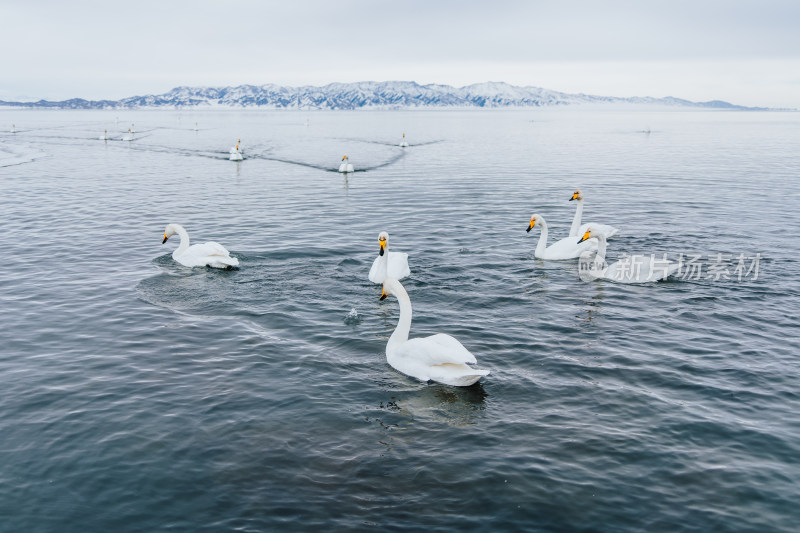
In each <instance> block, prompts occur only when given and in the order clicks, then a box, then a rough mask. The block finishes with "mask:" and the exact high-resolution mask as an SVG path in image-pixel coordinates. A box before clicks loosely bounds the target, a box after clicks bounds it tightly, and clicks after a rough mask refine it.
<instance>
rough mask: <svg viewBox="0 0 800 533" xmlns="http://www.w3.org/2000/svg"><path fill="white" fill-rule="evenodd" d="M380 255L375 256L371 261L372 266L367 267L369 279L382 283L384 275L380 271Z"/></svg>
mask: <svg viewBox="0 0 800 533" xmlns="http://www.w3.org/2000/svg"><path fill="white" fill-rule="evenodd" d="M380 265H381V256H378V257H376V258H375V261H373V262H372V268H370V269H369V280H370V281H371V282H372V283H383V280H384V278H385V276H384V275H383V274H382V273H381V272H380Z"/></svg>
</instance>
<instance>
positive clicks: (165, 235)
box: [161, 233, 169, 244]
mask: <svg viewBox="0 0 800 533" xmlns="http://www.w3.org/2000/svg"><path fill="white" fill-rule="evenodd" d="M167 239H169V237H167V234H166V233H165V234H164V240H163V241H161V244H164V243H165V242H167Z"/></svg>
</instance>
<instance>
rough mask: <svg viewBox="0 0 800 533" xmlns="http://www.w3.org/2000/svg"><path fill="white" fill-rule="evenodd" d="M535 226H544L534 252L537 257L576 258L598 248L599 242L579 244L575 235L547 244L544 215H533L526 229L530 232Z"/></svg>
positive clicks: (553, 258)
mask: <svg viewBox="0 0 800 533" xmlns="http://www.w3.org/2000/svg"><path fill="white" fill-rule="evenodd" d="M535 226H539V227H540V228H542V233H541V235H540V236H539V242H538V243H537V244H536V250H535V251H534V252H533V256H534V257H536V258H537V259H552V260H563V259H575V258H576V257H580V256H581V254H582V253H584V252H587V251H592V250H595V249H596V248H597V243H595V242H586V243H583V242H582V243H580V244H578V243H576V242H575V239H574V238H573V237H565V238H563V239H561V240H559V241H556V242H554V243H553V244H551V245H550V246H547V221H546V220H545V219H544V217H543V216H542V215H538V214H533V215H531V221H530V223H529V224H528V229H527V230H525V231H527V232H529V233H530V231H531V230H532V229H533V228H534V227H535Z"/></svg>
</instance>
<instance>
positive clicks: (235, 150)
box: [228, 139, 244, 161]
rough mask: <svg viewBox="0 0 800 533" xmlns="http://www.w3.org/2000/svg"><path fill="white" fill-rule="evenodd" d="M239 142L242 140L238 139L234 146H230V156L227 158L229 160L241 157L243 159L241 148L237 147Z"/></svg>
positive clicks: (238, 159) (239, 159)
mask: <svg viewBox="0 0 800 533" xmlns="http://www.w3.org/2000/svg"><path fill="white" fill-rule="evenodd" d="M241 142H242V140H241V139H239V140H238V141H237V142H236V146H234V147H233V148H231V156H230V157H229V158H228V159H229V160H231V161H241V160H242V159H244V154H243V153H242V149H241V148H239V144H240V143H241Z"/></svg>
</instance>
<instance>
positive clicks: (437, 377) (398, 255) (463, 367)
mask: <svg viewBox="0 0 800 533" xmlns="http://www.w3.org/2000/svg"><path fill="white" fill-rule="evenodd" d="M378 247H379V248H378V257H376V258H375V261H373V263H372V268H371V269H370V271H369V280H370V281H371V282H373V283H381V284H382V285H383V290H382V291H381V297H380V299H381V300H384V299H385V298H386V297H387V296H389V295H390V294H391V295H393V296H394V297H395V298H397V301H398V303H399V304H400V318H399V319H398V321H397V327H396V328H395V330H394V333H392V336H391V337H389V342H387V343H386V362H388V363H389V365H390V366H391V367H392V368H394V369H395V370H397V371H399V372H402V373H403V374H405V375H407V376H411V377H413V378H416V379H418V380H420V381H436V382H439V383H444V384H445V385H453V386H456V387H466V386H469V385H472V384H473V383H475V382H476V381H478V380H479V379H481V378H482V377H483V376H485V375H487V374H489V371H488V370H483V369H480V368H472V367H471V366H469V363H477V360H476V359H475V356H474V355H472V354H471V353H470V352H469V350H467V349H466V348H465V347H464V345H463V344H461V343H460V342H458V340H456V339H455V338H454V337H451V336H450V335H445V334H443V333H438V334H436V335H431V336H430V337H419V338H416V339H409V338H408V334H409V332H410V330H411V315H412V311H411V298H409V296H408V293H407V292H406V290H405V288H404V287H403V285H402V283H400V281H399V280H400V279H403V278H405V277H406V276H409V275H410V274H411V270H410V269H409V268H408V254H406V253H402V252H390V251H389V234H388V233H386V232H385V231H383V232H381V233H380V235H378Z"/></svg>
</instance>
